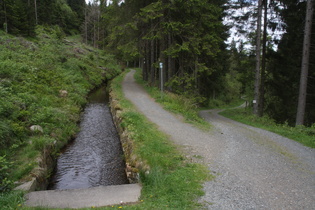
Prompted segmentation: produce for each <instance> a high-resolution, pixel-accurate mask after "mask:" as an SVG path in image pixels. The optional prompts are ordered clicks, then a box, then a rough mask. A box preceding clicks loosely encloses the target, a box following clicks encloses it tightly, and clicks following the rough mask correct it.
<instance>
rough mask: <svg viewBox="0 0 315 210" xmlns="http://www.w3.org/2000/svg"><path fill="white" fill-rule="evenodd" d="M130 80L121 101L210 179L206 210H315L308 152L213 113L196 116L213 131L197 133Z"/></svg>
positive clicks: (314, 170)
mask: <svg viewBox="0 0 315 210" xmlns="http://www.w3.org/2000/svg"><path fill="white" fill-rule="evenodd" d="M133 74H134V71H131V72H130V73H128V74H127V75H126V77H125V80H124V82H123V91H124V93H125V96H126V98H127V99H128V100H130V101H131V102H132V103H133V104H135V106H136V107H137V109H138V110H139V111H140V112H142V113H143V114H144V115H145V116H147V118H148V119H149V120H150V121H152V122H153V123H155V124H157V125H158V127H159V129H160V130H161V131H163V132H165V133H166V134H168V135H169V136H170V138H171V139H172V140H173V141H174V142H175V143H176V144H178V145H182V146H183V151H184V152H185V151H186V155H187V157H189V158H192V159H193V160H195V161H198V162H203V163H204V164H206V165H207V166H208V167H209V169H210V171H211V173H213V174H214V175H215V176H216V179H215V180H214V181H210V182H206V183H205V184H204V191H205V196H203V197H202V198H200V202H202V203H204V204H205V205H206V207H207V208H209V209H315V150H314V149H310V148H307V147H304V146H302V145H300V144H299V143H296V142H294V141H292V140H290V139H287V138H284V137H281V136H279V135H277V134H274V133H271V132H268V131H264V130H261V129H257V128H253V127H250V126H246V125H244V124H241V123H237V122H235V121H232V120H229V119H227V118H224V117H222V116H219V115H218V114H217V112H218V111H217V110H212V111H203V112H201V113H200V114H201V116H202V117H203V118H204V119H205V120H207V121H209V122H210V123H211V124H212V125H213V127H214V128H213V129H212V131H211V132H210V133H206V132H203V131H201V130H199V129H197V128H195V127H193V126H191V125H189V124H187V123H184V122H182V121H181V120H180V119H179V118H177V117H175V116H174V115H173V114H171V113H169V112H167V111H165V110H164V109H163V108H161V106H160V105H159V104H157V103H155V102H154V100H153V99H152V98H150V97H149V96H148V94H147V93H146V92H145V91H144V90H143V89H142V88H141V87H140V86H139V85H137V84H136V83H135V82H134V79H133ZM200 156H202V159H200V158H198V157H200Z"/></svg>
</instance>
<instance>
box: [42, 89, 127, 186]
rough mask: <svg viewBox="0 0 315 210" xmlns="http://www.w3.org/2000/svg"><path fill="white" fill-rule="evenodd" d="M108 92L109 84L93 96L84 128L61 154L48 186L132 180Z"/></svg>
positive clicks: (120, 182) (91, 184) (115, 183)
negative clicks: (128, 176)
mask: <svg viewBox="0 0 315 210" xmlns="http://www.w3.org/2000/svg"><path fill="white" fill-rule="evenodd" d="M106 96H107V94H106V87H101V88H99V89H98V90H96V91H94V92H93V93H91V95H90V96H89V104H88V105H87V106H86V108H85V110H84V113H83V115H82V118H81V123H80V132H79V133H78V134H77V137H76V139H75V140H74V141H73V142H72V143H71V144H70V145H69V146H68V147H67V148H66V149H65V150H64V152H63V153H62V154H61V155H60V156H59V158H58V160H57V166H56V170H55V174H54V176H53V177H52V180H51V184H50V186H49V188H48V189H50V190H55V189H81V188H90V187H96V186H100V185H103V186H104V185H120V184H128V180H127V177H126V173H125V163H124V160H123V151H122V147H121V143H120V140H119V136H118V134H117V131H116V128H115V125H114V123H113V120H112V116H111V113H110V109H109V107H108V106H107V102H108V100H107V97H106Z"/></svg>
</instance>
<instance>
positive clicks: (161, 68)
mask: <svg viewBox="0 0 315 210" xmlns="http://www.w3.org/2000/svg"><path fill="white" fill-rule="evenodd" d="M160 72H161V73H160V75H161V78H160V80H161V93H162V94H163V63H162V62H160Z"/></svg>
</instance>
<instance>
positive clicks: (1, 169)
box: [0, 156, 13, 193]
mask: <svg viewBox="0 0 315 210" xmlns="http://www.w3.org/2000/svg"><path fill="white" fill-rule="evenodd" d="M11 166H12V163H11V162H9V161H8V160H7V158H6V156H0V193H2V192H4V191H8V190H10V189H11V187H12V186H13V182H12V181H10V180H9V169H10V167H11Z"/></svg>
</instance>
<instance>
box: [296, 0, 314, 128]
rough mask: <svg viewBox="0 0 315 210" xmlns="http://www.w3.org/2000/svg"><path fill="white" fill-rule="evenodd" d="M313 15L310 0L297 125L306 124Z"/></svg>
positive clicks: (310, 0)
mask: <svg viewBox="0 0 315 210" xmlns="http://www.w3.org/2000/svg"><path fill="white" fill-rule="evenodd" d="M313 13H314V0H308V1H307V8H306V21H305V30H304V42H303V57H302V68H301V78H300V91H299V101H298V108H297V114H296V123H295V124H296V125H303V124H304V115H305V105H306V94H307V77H308V67H309V57H310V48H311V33H312V23H313V22H312V20H313Z"/></svg>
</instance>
